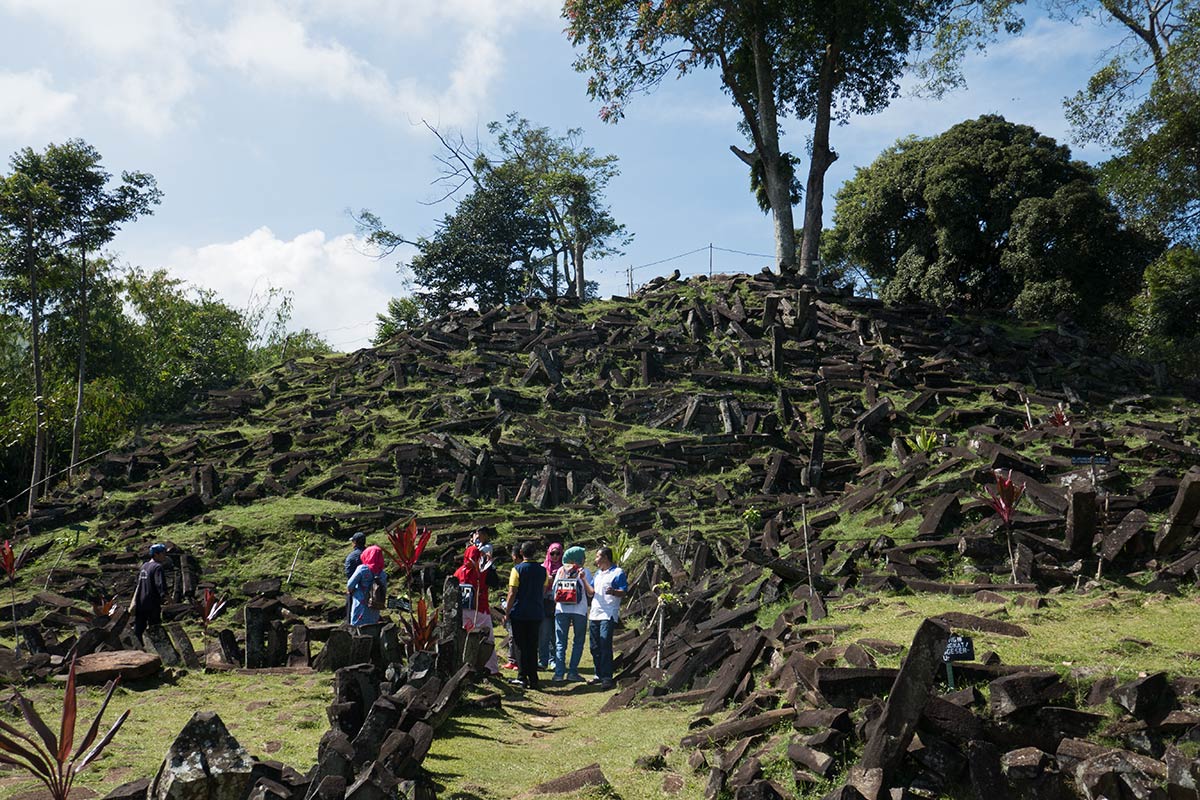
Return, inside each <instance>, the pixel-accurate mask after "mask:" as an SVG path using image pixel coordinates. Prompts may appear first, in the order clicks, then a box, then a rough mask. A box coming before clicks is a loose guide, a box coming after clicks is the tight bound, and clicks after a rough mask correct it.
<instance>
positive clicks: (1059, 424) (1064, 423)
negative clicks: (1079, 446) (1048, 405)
mask: <svg viewBox="0 0 1200 800" xmlns="http://www.w3.org/2000/svg"><path fill="white" fill-rule="evenodd" d="M1046 422H1047V423H1048V424H1050V425H1053V426H1054V427H1055V428H1069V427H1071V417H1070V415H1068V414H1067V410H1066V409H1065V408H1063V404H1062V403H1059V404H1058V407H1057V408H1056V409H1054V410H1053V411H1051V412H1050V416H1048V417H1046Z"/></svg>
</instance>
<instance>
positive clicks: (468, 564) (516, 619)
mask: <svg viewBox="0 0 1200 800" xmlns="http://www.w3.org/2000/svg"><path fill="white" fill-rule="evenodd" d="M488 539H489V536H488V533H487V531H486V530H479V531H476V532H475V534H474V535H473V536H472V538H471V542H470V543H469V544H468V546H467V548H466V550H465V551H464V553H463V559H462V566H460V567H459V568H458V570H457V571H456V572H455V573H454V575H455V578H456V579H457V580H458V585H459V596H460V599H461V603H462V612H463V627H464V628H465V629H466V630H468V631H480V632H483V633H484V634H485V635H486V636H487V637H488V639H489V640H490V639H491V637H492V636H493V635H494V633H493V631H494V628H493V621H492V619H493V618H492V607H491V602H490V598H489V594H490V590H492V589H499V588H501V584H500V580H499V577H498V575H497V571H496V567H495V563H494V561H495V560H494V558H493V548H492V545H491V544H490V543H489V541H488ZM351 542H352V543H353V545H354V548H353V549H352V550H351V551H350V554H349V555H347V556H346V563H345V573H346V613H347V621H348V622H349V623H350V624H351V625H354V626H358V625H370V624H373V623H375V622H378V621H379V611H380V609H381V608H382V607H383V604H382V603H380V602H374V600H375V598H376V597H377V596H382V595H385V594H386V589H387V572H386V570H385V569H384V557H383V550H382V549H381V548H379V547H378V546H375V545H372V546H369V547H368V546H367V544H366V535H365V534H363V533H356V534H354V536H353V537H352V538H351ZM512 555H513V561H514V566H513V567H512V570H511V571H510V573H509V576H508V584H507V595H506V597H505V598H504V600H503V601H502V603H501V608H502V609H503V621H504V626H505V628H507V629H508V630H509V632H510V636H509V642H508V654H509V663H508V664H506V665H505V667H506V668H509V669H515V670H516V671H517V677H516V678H515V679H514V680H513V681H512V683H514V684H516V685H518V686H524V687H528V688H530V689H537V688H538V687H539V684H540V681H539V678H538V671H539V670H545V669H553V671H554V681H555V682H556V683H561V682H563V681H582V680H583V678H582V676H580V674H579V660H580V658H581V657H582V656H583V644H584V639H585V638H587V639H588V640H590V642H591V653H592V662H593V665H594V668H595V675H594V677H593V678H592V679H591V682H592V683H596V684H598V685H599V686H600V687H601V688H604V689H611V688H613V686H614V685H615V684H614V683H613V634H614V632H615V629H616V625H617V622H618V620H619V619H620V610H621V600H622V598H624V597H625V594H626V592H628V590H629V582H628V579H627V578H626V576H625V572H624V570H622V569H621V568H620V567H618V566H617V565H616V564H615V563H614V561H613V552H612V550H611V549H610V548H608V547H601V548H599V549H597V551H596V554H595V558H594V565H595V568H596V569H595V571H594V572H593V571H592V570H590V569H588V568H587V567H586V566H584V561H585V557H586V553H585V551H584V549H583V548H582V547H578V546H576V547H571V548H567V549H566V550H565V551H564V549H563V545H562V543H561V542H554V543H552V544H551V545H550V546H549V547H548V548H547V549H546V555H545V559H544V560H543V561H540V562H539V561H538V560H537V555H538V547H537V545H536V544H534V543H533V542H524V543H523V544H521V545H519V546H518V545H514V546H513V550H512ZM568 644H569V645H570V651H571V652H570V658H569V659H568V656H567V649H568ZM487 668H488V670H489V671H490V672H491V673H492V674H493V675H496V674H499V673H500V668H499V659H498V658H497V656H496V653H495V651H494V650H493V652H492V655H491V658H490V659H489V660H488V663H487Z"/></svg>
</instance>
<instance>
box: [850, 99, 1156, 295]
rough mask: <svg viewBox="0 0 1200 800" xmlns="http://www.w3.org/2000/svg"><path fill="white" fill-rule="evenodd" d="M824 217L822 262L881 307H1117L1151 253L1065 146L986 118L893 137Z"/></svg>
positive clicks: (1135, 284) (1152, 244) (1144, 238)
mask: <svg viewBox="0 0 1200 800" xmlns="http://www.w3.org/2000/svg"><path fill="white" fill-rule="evenodd" d="M834 220H835V228H834V231H833V233H832V235H831V239H832V241H831V242H830V251H831V255H832V256H833V257H834V258H836V259H845V260H848V261H849V262H850V263H851V264H853V265H855V266H857V267H858V268H860V269H862V270H863V271H864V272H865V273H867V275H869V276H870V277H871V278H872V279H873V280H874V281H876V282H877V283H878V284H879V287H880V292H881V296H882V297H883V298H884V299H886V300H890V301H893V302H903V301H907V300H923V301H926V302H930V303H934V304H938V305H943V306H944V305H951V304H961V305H964V306H966V307H970V308H1013V309H1014V310H1016V311H1017V312H1018V313H1020V314H1022V315H1025V316H1031V317H1047V316H1053V315H1054V314H1057V313H1060V312H1076V311H1080V310H1082V309H1099V308H1100V307H1101V306H1103V305H1105V304H1107V303H1119V302H1123V301H1125V300H1127V299H1128V298H1129V297H1130V296H1132V295H1133V294H1134V293H1135V292H1136V291H1137V288H1138V285H1139V281H1140V276H1141V273H1142V270H1143V268H1144V267H1145V265H1146V264H1148V263H1149V262H1150V261H1151V260H1152V259H1153V258H1154V256H1155V255H1156V254H1157V252H1158V251H1159V250H1160V249H1161V248H1160V246H1159V245H1158V244H1157V242H1156V241H1155V240H1153V239H1151V238H1149V237H1147V236H1145V235H1142V234H1140V233H1138V232H1136V231H1133V230H1130V229H1128V228H1127V227H1126V226H1124V225H1123V223H1122V220H1121V218H1120V216H1119V214H1118V213H1117V212H1116V210H1115V209H1114V208H1113V206H1112V204H1111V203H1110V202H1109V201H1108V200H1107V199H1106V198H1105V197H1104V196H1103V195H1102V194H1101V193H1100V191H1099V189H1098V188H1097V176H1096V174H1095V172H1094V170H1092V169H1091V168H1090V167H1088V166H1087V165H1086V164H1084V163H1082V162H1078V161H1072V160H1071V155H1070V150H1069V149H1068V148H1067V147H1065V146H1063V145H1059V144H1057V143H1056V142H1055V141H1054V140H1053V139H1051V138H1049V137H1047V136H1042V135H1040V134H1039V133H1038V132H1037V131H1035V130H1034V129H1033V128H1031V127H1029V126H1027V125H1017V124H1014V123H1011V122H1008V121H1007V120H1005V119H1004V118H1003V117H999V116H992V115H989V116H983V117H980V118H978V119H974V120H968V121H966V122H962V123H959V124H958V125H955V126H954V127H952V128H950V129H949V130H947V131H946V132H945V133H942V134H940V135H938V136H934V137H930V138H924V139H922V138H916V137H910V138H907V139H902V140H901V141H900V142H898V143H897V144H896V145H894V146H893V147H891V148H889V149H888V150H886V151H884V153H883V154H882V155H880V156H879V157H878V158H877V159H876V160H875V161H874V163H872V164H871V165H870V166H868V167H866V168H862V169H859V170H858V172H857V173H856V175H855V177H854V178H853V179H852V180H850V181H848V182H847V183H846V184H845V185H844V186H843V187H842V189H841V190H840V191H839V192H838V195H837V207H836V210H835V213H834Z"/></svg>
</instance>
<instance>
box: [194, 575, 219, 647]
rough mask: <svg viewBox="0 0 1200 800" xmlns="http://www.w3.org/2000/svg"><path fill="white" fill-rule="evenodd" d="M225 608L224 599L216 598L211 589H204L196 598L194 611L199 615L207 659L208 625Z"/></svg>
mask: <svg viewBox="0 0 1200 800" xmlns="http://www.w3.org/2000/svg"><path fill="white" fill-rule="evenodd" d="M223 608H225V601H224V600H220V599H218V598H217V593H216V592H214V591H213V590H212V589H205V590H204V594H202V595H201V596H200V597H199V599H197V600H196V613H197V614H199V615H200V627H201V629H202V630H203V633H204V636H203V639H204V658H205V660H206V661H207V659H208V626H209V625H210V624H212V621H213V620H215V619H216V618H217V615H218V614H220V613H221V609H223Z"/></svg>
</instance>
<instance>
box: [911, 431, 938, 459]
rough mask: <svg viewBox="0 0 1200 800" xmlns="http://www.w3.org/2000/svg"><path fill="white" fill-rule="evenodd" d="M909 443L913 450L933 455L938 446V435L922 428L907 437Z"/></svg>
mask: <svg viewBox="0 0 1200 800" xmlns="http://www.w3.org/2000/svg"><path fill="white" fill-rule="evenodd" d="M904 441H905V442H907V443H908V446H909V448H910V449H911V450H915V451H916V452H918V453H932V452H933V451H934V450H936V449H937V446H938V435H937V434H936V433H935V432H933V431H931V430H929V429H927V428H922V429H921V430H919V431H917V432H916V433H915V434H914V435H912V436H906V437H905V439H904Z"/></svg>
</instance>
